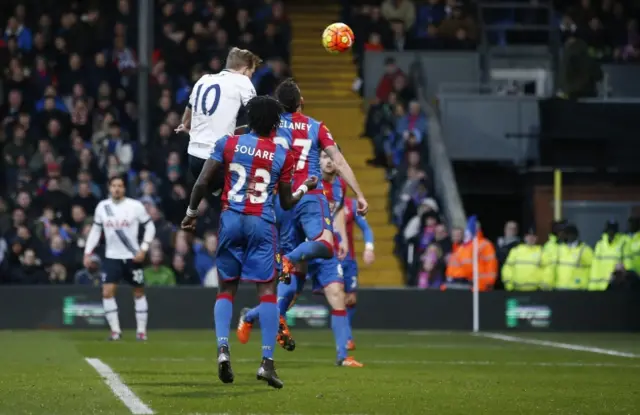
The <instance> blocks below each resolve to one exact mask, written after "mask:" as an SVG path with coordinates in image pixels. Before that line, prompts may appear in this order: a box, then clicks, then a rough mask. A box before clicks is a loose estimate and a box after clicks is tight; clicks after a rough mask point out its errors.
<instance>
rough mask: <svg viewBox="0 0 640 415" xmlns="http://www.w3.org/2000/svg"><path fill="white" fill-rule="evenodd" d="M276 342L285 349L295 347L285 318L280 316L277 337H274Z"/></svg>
mask: <svg viewBox="0 0 640 415" xmlns="http://www.w3.org/2000/svg"><path fill="white" fill-rule="evenodd" d="M276 340H277V342H278V344H279V345H280V346H281V347H282V348H283V349H285V350H287V351H289V352H292V351H293V350H294V349H295V348H296V342H295V340H293V337H292V336H291V332H290V331H289V326H288V325H287V320H286V319H285V318H284V317H283V316H280V325H279V327H278V337H277V338H276Z"/></svg>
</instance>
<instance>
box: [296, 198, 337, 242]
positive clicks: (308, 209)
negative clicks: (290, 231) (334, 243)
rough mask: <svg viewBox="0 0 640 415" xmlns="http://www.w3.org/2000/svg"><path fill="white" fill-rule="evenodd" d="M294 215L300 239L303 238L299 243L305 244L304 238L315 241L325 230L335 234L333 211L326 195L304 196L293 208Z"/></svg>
mask: <svg viewBox="0 0 640 415" xmlns="http://www.w3.org/2000/svg"><path fill="white" fill-rule="evenodd" d="M293 214H294V217H295V224H296V231H297V232H298V237H299V238H300V237H303V239H302V240H301V241H300V242H299V243H302V242H304V238H306V239H308V240H310V241H315V240H316V239H318V238H319V237H320V236H321V235H322V232H324V231H325V229H326V230H328V231H329V232H331V233H332V234H333V222H332V221H331V210H329V202H328V201H327V198H326V196H325V195H324V194H322V193H314V194H310V195H309V194H307V195H304V196H302V199H300V201H299V202H298V203H297V204H296V206H295V207H294V208H293ZM296 246H297V245H296Z"/></svg>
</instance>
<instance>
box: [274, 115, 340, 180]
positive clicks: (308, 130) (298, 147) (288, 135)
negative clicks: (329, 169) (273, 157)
mask: <svg viewBox="0 0 640 415" xmlns="http://www.w3.org/2000/svg"><path fill="white" fill-rule="evenodd" d="M274 141H275V143H276V144H279V145H281V146H283V147H284V148H286V149H288V150H289V151H290V152H291V153H292V155H293V161H294V171H293V189H294V190H295V189H297V188H298V187H300V185H302V184H303V183H304V182H305V180H307V178H309V177H310V176H316V177H317V178H318V179H319V178H320V177H322V172H321V171H320V152H322V150H324V149H325V148H327V147H331V146H333V145H335V144H336V143H335V141H333V137H332V136H331V133H330V132H329V129H328V128H327V127H326V126H325V125H324V123H322V122H320V121H316V120H314V119H313V118H311V117H307V116H306V115H304V114H302V113H299V112H294V113H291V114H283V115H282V116H281V117H280V127H279V128H278V129H277V130H276V135H275V137H274ZM322 189H323V187H322V181H320V182H318V187H316V189H315V190H312V191H311V192H309V193H322Z"/></svg>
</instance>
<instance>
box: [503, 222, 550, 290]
mask: <svg viewBox="0 0 640 415" xmlns="http://www.w3.org/2000/svg"><path fill="white" fill-rule="evenodd" d="M536 242H537V237H536V231H535V229H533V228H530V229H529V230H528V231H527V234H526V235H525V236H524V243H521V244H520V245H517V246H515V247H514V248H512V249H511V250H510V251H509V255H508V256H507V260H506V261H505V263H504V266H503V267H502V282H503V283H504V288H505V289H506V290H507V291H535V290H537V289H539V288H540V284H541V282H542V246H540V245H538V244H536Z"/></svg>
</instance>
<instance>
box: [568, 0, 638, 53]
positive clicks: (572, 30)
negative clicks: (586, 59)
mask: <svg viewBox="0 0 640 415" xmlns="http://www.w3.org/2000/svg"><path fill="white" fill-rule="evenodd" d="M560 12H561V20H560V24H559V25H560V31H561V34H562V37H563V39H564V40H567V39H570V38H577V39H579V40H580V41H581V42H584V47H585V48H586V49H587V50H588V54H589V55H590V56H591V57H593V58H595V59H598V60H602V61H611V60H614V61H618V62H638V61H640V31H639V27H638V18H640V7H638V4H637V3H634V2H625V1H621V0H600V1H595V0H580V1H579V2H575V3H573V2H572V3H569V4H567V5H566V6H563V7H561V9H560Z"/></svg>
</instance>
